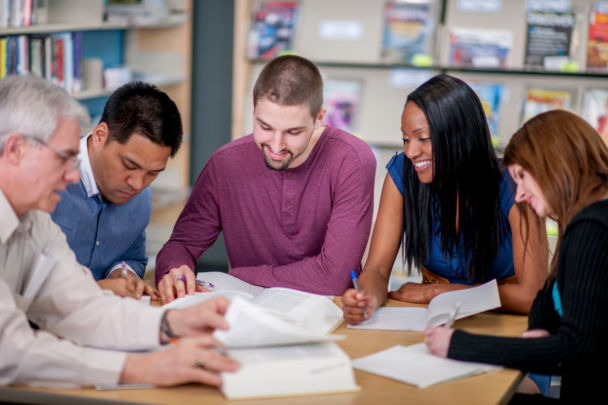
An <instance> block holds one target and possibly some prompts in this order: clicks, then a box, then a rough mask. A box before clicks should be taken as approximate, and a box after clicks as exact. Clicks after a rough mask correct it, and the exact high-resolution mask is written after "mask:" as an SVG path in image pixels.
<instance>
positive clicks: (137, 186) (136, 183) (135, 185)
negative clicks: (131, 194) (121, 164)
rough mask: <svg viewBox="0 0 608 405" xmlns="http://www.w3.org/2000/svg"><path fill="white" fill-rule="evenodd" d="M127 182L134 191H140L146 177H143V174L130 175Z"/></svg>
mask: <svg viewBox="0 0 608 405" xmlns="http://www.w3.org/2000/svg"><path fill="white" fill-rule="evenodd" d="M127 184H128V185H129V187H131V188H132V189H133V190H134V191H139V190H141V186H142V184H144V178H143V176H137V175H132V176H129V177H128V178H127Z"/></svg>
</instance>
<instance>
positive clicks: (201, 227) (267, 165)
mask: <svg viewBox="0 0 608 405" xmlns="http://www.w3.org/2000/svg"><path fill="white" fill-rule="evenodd" d="M322 105H323V81H322V79H321V75H320V73H319V70H318V69H317V67H316V66H315V65H314V64H312V63H311V62H310V61H308V60H306V59H304V58H302V57H299V56H294V55H287V56H281V57H278V58H275V59H274V60H273V61H271V62H269V63H268V64H267V65H266V66H265V67H264V69H263V70H262V72H261V73H260V77H259V78H258V80H257V82H256V84H255V87H254V129H253V134H252V135H249V136H246V137H244V138H241V139H239V140H236V141H233V142H231V143H229V144H227V145H225V146H223V147H222V148H220V149H219V150H217V151H216V152H215V153H214V154H213V155H212V156H211V158H210V159H209V161H208V162H207V164H206V165H205V167H204V168H203V170H202V171H201V173H200V175H199V177H198V179H197V181H196V184H195V185H194V189H193V190H192V195H191V196H190V199H189V200H188V203H187V204H186V206H185V208H184V210H183V212H182V214H181V215H180V217H179V219H178V221H177V223H176V225H175V228H174V230H173V234H172V235H171V239H170V240H169V242H167V244H166V245H165V246H164V247H163V249H162V250H161V251H160V253H159V254H158V259H157V267H156V282H157V284H158V287H159V290H160V292H161V295H162V298H163V301H164V302H169V301H172V300H173V299H174V296H175V295H177V296H179V297H181V296H184V294H185V293H188V294H193V293H194V291H195V284H194V273H193V269H194V267H195V266H196V263H197V260H198V258H199V257H200V256H201V254H202V253H203V252H204V251H206V250H207V249H209V248H210V247H211V246H212V245H213V243H214V242H215V240H216V239H217V237H218V235H219V233H220V232H221V231H223V232H224V239H225V241H226V249H227V251H228V257H229V259H230V265H231V267H232V269H231V270H230V274H231V275H233V276H235V277H238V278H240V279H242V280H244V281H247V282H249V283H252V284H255V285H260V286H264V287H288V288H295V289H298V290H302V291H308V292H312V293H317V294H325V295H342V294H343V293H344V291H345V290H346V289H347V288H349V287H350V285H351V279H350V270H351V269H355V270H356V271H357V272H359V271H360V269H361V258H362V256H363V252H364V250H365V246H366V244H367V240H368V237H369V232H370V228H371V221H372V210H373V200H374V177H375V171H376V160H375V158H374V155H373V153H372V151H371V149H370V148H369V146H367V144H365V142H363V141H361V140H359V139H358V138H356V137H355V136H353V135H351V134H349V133H347V132H344V131H342V130H340V129H337V128H334V127H331V126H326V127H323V126H322V123H323V118H324V115H325V108H323V107H322ZM179 275H184V276H186V279H187V283H185V284H186V285H184V283H183V282H182V281H179V280H178V279H177V278H176V276H179Z"/></svg>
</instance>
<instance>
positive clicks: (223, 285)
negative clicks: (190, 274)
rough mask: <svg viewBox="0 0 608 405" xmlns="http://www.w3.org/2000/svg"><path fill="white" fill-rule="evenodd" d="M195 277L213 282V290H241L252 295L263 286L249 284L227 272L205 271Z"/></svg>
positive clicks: (255, 294)
mask: <svg viewBox="0 0 608 405" xmlns="http://www.w3.org/2000/svg"><path fill="white" fill-rule="evenodd" d="M196 279H197V280H199V281H206V282H208V283H211V284H213V285H214V286H215V287H214V288H213V292H218V291H243V292H246V293H249V294H251V295H253V296H254V297H255V296H257V295H259V294H261V293H263V292H264V290H265V288H264V287H260V286H257V285H253V284H249V283H248V282H246V281H243V280H241V279H238V278H236V277H234V276H231V275H230V274H227V273H222V272H220V271H211V272H205V273H198V274H197V276H196Z"/></svg>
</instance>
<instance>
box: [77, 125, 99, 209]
mask: <svg viewBox="0 0 608 405" xmlns="http://www.w3.org/2000/svg"><path fill="white" fill-rule="evenodd" d="M92 134H93V133H92V132H91V133H89V134H88V135H87V136H83V137H82V138H81V139H80V150H79V152H78V158H79V159H80V166H78V170H79V171H80V181H82V185H83V186H84V188H85V189H86V190H87V196H88V197H93V196H95V195H98V194H99V187H97V182H96V181H95V176H93V169H92V168H91V160H90V159H89V148H88V147H87V140H88V139H89V137H90V136H91V135H92Z"/></svg>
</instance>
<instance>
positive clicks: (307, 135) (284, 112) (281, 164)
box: [253, 98, 325, 171]
mask: <svg viewBox="0 0 608 405" xmlns="http://www.w3.org/2000/svg"><path fill="white" fill-rule="evenodd" d="M253 115H254V117H253V118H254V123H253V138H254V140H255V143H256V144H257V145H258V147H259V148H260V149H262V152H263V154H264V161H265V162H266V166H267V167H268V168H269V169H272V170H277V171H283V170H286V169H293V168H295V167H298V166H299V165H301V164H302V163H304V162H305V161H306V159H307V158H308V156H309V155H310V152H311V151H312V149H313V147H314V144H315V142H314V140H313V141H312V142H311V139H313V132H314V131H315V129H317V128H319V127H320V126H321V123H322V122H323V117H324V115H325V109H324V108H322V109H321V111H320V112H319V114H318V116H317V119H316V120H315V119H313V118H312V117H311V115H310V109H309V108H308V107H307V106H305V105H296V106H286V105H279V104H276V103H273V102H272V101H269V100H268V99H266V98H262V99H260V100H258V102H257V105H256V106H255V108H254V112H253Z"/></svg>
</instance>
